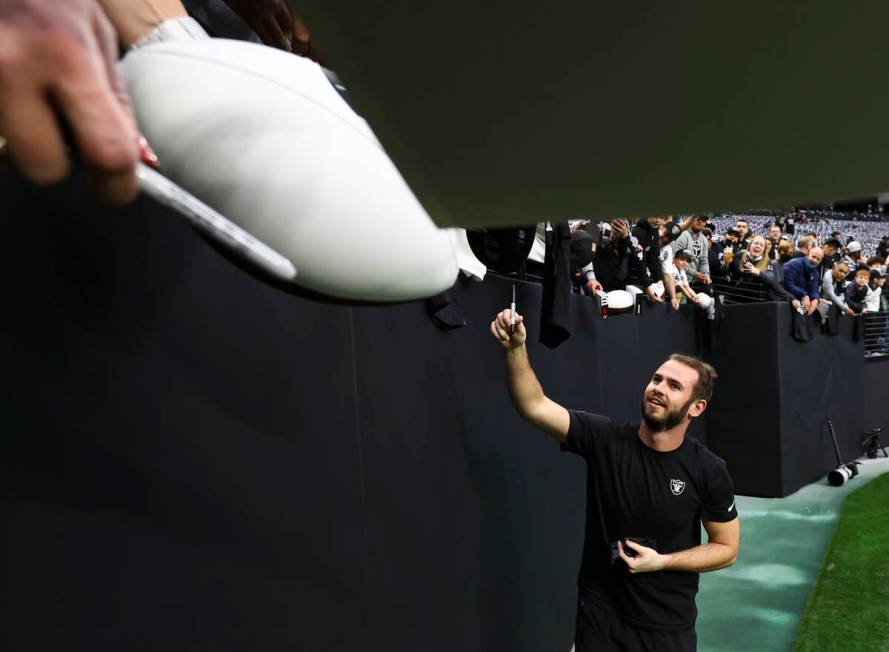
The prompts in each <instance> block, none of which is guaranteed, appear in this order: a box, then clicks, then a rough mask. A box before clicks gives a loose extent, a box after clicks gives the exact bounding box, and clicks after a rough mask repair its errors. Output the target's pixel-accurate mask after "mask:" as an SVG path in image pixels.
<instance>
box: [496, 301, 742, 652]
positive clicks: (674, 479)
mask: <svg viewBox="0 0 889 652" xmlns="http://www.w3.org/2000/svg"><path fill="white" fill-rule="evenodd" d="M510 318H511V313H510V311H509V310H504V311H502V312H501V313H499V314H498V315H497V317H496V318H495V319H494V321H493V322H491V332H492V334H493V335H494V337H495V338H496V339H497V340H498V341H499V342H500V344H501V345H502V346H503V347H504V349H505V350H506V381H507V387H508V389H509V394H510V397H511V398H512V401H513V404H514V405H515V407H516V410H517V411H518V412H519V414H520V415H521V416H522V417H524V418H525V419H527V420H528V421H529V422H530V423H532V424H533V425H535V426H537V427H538V428H540V429H542V430H544V431H545V432H547V433H549V434H550V435H552V436H553V437H555V438H556V439H558V440H559V442H560V443H561V446H562V450H566V451H570V452H572V453H576V454H578V455H580V456H581V457H583V458H584V459H585V460H586V462H587V514H586V535H585V540H584V546H583V561H582V563H581V567H580V574H579V577H578V587H579V594H578V606H577V623H576V632H575V647H576V650H577V652H586V651H587V650H652V651H654V650H656V651H657V652H670V651H672V650H676V651H680V650H681V651H683V652H685V651H689V650H694V649H695V648H696V634H695V627H694V626H695V618H696V616H697V608H696V606H695V595H696V593H697V590H698V573H701V572H705V571H711V570H718V569H720V568H725V567H727V566H730V565H731V564H733V563H734V561H735V559H736V558H737V555H738V549H739V546H740V524H739V520H738V513H737V510H736V509H735V497H734V488H733V486H732V481H731V478H730V477H729V475H728V471H727V470H726V466H725V462H723V461H722V460H721V459H720V458H718V457H717V456H716V455H714V454H713V453H711V452H710V451H709V450H707V449H706V448H705V447H704V446H703V445H701V444H700V443H699V442H698V441H697V440H696V439H692V438H686V436H685V432H686V430H687V429H688V426H689V423H690V422H691V420H692V419H694V418H696V417H698V416H700V415H701V414H703V412H704V410H705V409H706V407H707V402H708V401H709V400H710V395H711V393H712V390H713V382H714V380H715V379H716V373H715V371H714V370H713V368H712V367H711V366H710V365H708V364H706V363H704V362H701V361H700V360H697V359H696V358H692V357H690V356H685V355H679V354H673V355H671V356H670V357H669V359H667V361H666V362H664V364H662V365H661V366H660V367H659V368H658V369H657V371H655V373H654V375H653V376H652V377H651V381H650V382H649V383H648V386H647V387H646V388H645V392H644V393H643V397H642V423H637V424H626V423H617V422H615V421H614V420H612V419H610V418H608V417H604V416H600V415H596V414H588V413H586V412H580V411H574V410H566V409H565V408H564V407H562V406H561V405H559V404H558V403H555V402H554V401H552V400H551V399H549V398H548V397H547V396H546V394H544V392H543V389H542V387H541V386H540V383H539V382H538V380H537V377H536V376H535V374H534V371H533V370H532V369H531V364H530V362H529V360H528V353H527V351H526V349H525V338H526V336H527V334H526V331H525V327H524V325H523V323H522V322H523V319H522V316H521V315H516V318H515V319H516V324H515V329H514V332H511V329H510ZM702 523H703V526H704V529H705V530H706V531H707V538H708V541H707V543H705V544H701V524H702Z"/></svg>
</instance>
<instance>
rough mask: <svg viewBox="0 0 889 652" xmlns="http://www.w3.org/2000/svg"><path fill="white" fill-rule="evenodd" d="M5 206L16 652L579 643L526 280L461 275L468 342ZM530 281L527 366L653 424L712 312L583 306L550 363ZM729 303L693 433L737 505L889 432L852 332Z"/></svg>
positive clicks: (566, 514) (191, 239) (77, 210)
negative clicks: (524, 412) (658, 398)
mask: <svg viewBox="0 0 889 652" xmlns="http://www.w3.org/2000/svg"><path fill="white" fill-rule="evenodd" d="M0 191H2V193H3V196H4V197H5V199H6V201H7V203H6V205H5V206H4V212H3V213H2V215H0V222H2V224H3V227H4V234H5V236H6V238H7V242H8V244H9V246H8V247H7V253H6V255H4V257H3V258H2V261H0V269H2V272H3V277H4V279H5V281H6V285H5V290H6V291H5V296H4V299H5V304H6V305H5V307H6V311H5V315H6V317H5V319H4V320H3V321H2V324H0V346H2V349H0V351H2V356H3V360H4V372H5V373H4V376H3V383H4V384H3V399H2V404H0V405H2V407H3V412H4V423H5V426H6V428H5V429H4V437H3V438H2V444H0V445H2V449H0V478H2V490H0V492H2V493H0V502H2V505H3V515H4V532H5V534H4V537H3V543H2V547H0V550H2V552H3V560H4V561H3V568H2V573H3V578H4V581H3V583H2V585H0V596H2V597H0V604H2V605H3V608H4V616H5V618H4V627H3V628H2V630H0V646H2V647H3V648H4V649H68V650H90V651H91V652H92V651H96V650H121V649H133V648H138V649H141V650H170V649H182V648H189V649H214V650H243V649H261V650H279V649H300V650H331V651H335V650H350V651H351V650H359V651H360V650H368V651H369V650H378V649H385V650H427V651H432V652H435V651H437V650H448V651H450V650H486V651H489V650H494V651H496V650H504V651H505V650H510V651H521V650H528V651H529V652H530V651H534V652H536V651H537V650H544V649H564V650H567V649H569V648H570V644H571V639H572V635H573V627H574V607H573V605H574V580H575V577H576V572H577V568H578V563H579V556H580V550H581V544H582V537H583V509H584V507H583V501H584V495H585V494H584V467H583V464H582V462H581V460H579V459H577V458H575V457H574V456H571V455H565V454H562V453H560V452H559V450H558V446H557V445H556V444H555V443H554V442H553V441H552V440H550V439H549V438H547V437H546V436H545V435H543V434H541V433H540V432H537V431H536V430H534V429H533V428H531V427H530V426H528V425H526V424H525V423H524V422H522V421H521V419H519V418H518V417H517V416H516V415H515V413H514V411H513V409H512V407H511V405H510V403H509V399H508V397H507V394H506V390H505V388H504V386H503V360H502V352H501V351H500V348H499V346H498V345H497V344H496V343H495V342H494V341H493V340H492V338H491V336H490V334H489V332H488V324H489V322H490V320H491V318H492V316H493V314H494V313H495V312H496V310H498V309H499V308H502V307H504V306H505V305H507V303H508V301H509V298H510V296H511V286H512V283H511V281H507V280H504V279H496V278H492V279H490V280H486V281H485V282H484V283H472V282H469V281H461V282H460V284H459V285H458V286H457V287H456V288H455V289H454V291H453V297H454V299H455V301H456V304H457V306H458V307H459V308H460V309H461V310H462V311H463V312H464V313H465V315H466V318H467V321H468V326H467V327H466V328H463V329H459V330H455V331H442V330H439V329H437V328H436V327H435V326H434V325H433V324H432V322H431V321H430V320H429V319H428V318H427V316H426V312H425V310H424V306H423V303H422V302H416V303H409V304H405V305H400V306H390V307H362V308H348V307H342V306H329V305H324V304H319V303H315V302H311V301H306V300H302V299H299V298H296V297H293V296H290V295H287V294H284V293H282V292H279V291H277V290H274V289H272V288H269V287H267V286H265V285H263V284H261V283H259V282H258V281H256V280H254V279H253V278H251V277H249V276H247V275H245V274H244V273H242V272H241V271H239V270H238V269H236V268H234V267H233V266H232V265H230V264H229V263H228V262H227V261H225V260H224V259H222V258H221V257H220V256H219V255H218V254H217V253H216V252H214V251H213V250H212V249H210V248H209V247H208V246H207V245H206V244H205V243H204V242H203V241H201V240H200V239H199V238H197V237H196V236H195V235H194V234H193V233H192V232H191V231H190V230H189V229H188V228H187V227H185V226H183V225H182V224H181V223H180V221H179V220H177V219H176V218H173V217H171V216H170V215H169V214H167V213H165V212H164V211H161V210H159V209H157V208H156V207H153V206H152V205H150V204H148V203H147V202H139V203H137V204H136V205H135V206H133V207H132V208H130V209H128V210H126V211H121V212H109V211H102V210H99V209H97V208H96V207H92V206H86V205H83V204H81V203H80V202H79V201H73V200H72V199H71V197H70V195H69V194H68V193H67V190H66V189H61V190H58V191H56V192H55V193H47V192H37V191H32V190H29V189H27V188H24V187H22V186H20V185H16V184H11V185H10V184H9V182H8V180H6V181H3V180H2V179H0ZM371 245H372V243H369V246H371ZM343 264H348V261H343ZM517 289H518V305H519V309H520V310H521V311H522V312H524V314H525V315H526V317H527V320H528V322H527V323H528V325H529V329H530V330H531V334H532V342H531V344H530V355H531V358H532V361H533V364H534V366H535V369H536V370H537V373H538V375H539V377H540V379H541V381H542V383H543V385H544V387H545V388H546V389H547V391H548V393H549V394H550V395H551V396H552V397H553V398H554V399H555V400H558V401H560V402H562V403H563V404H565V405H568V406H572V407H578V408H583V409H588V410H594V411H604V412H607V413H609V414H611V415H613V416H614V417H616V418H618V419H635V418H638V412H639V403H640V399H641V391H642V388H643V387H644V385H645V383H646V382H647V379H648V377H649V376H650V374H651V372H652V371H653V370H654V368H655V367H656V366H657V364H658V363H660V362H661V361H662V360H663V359H664V358H665V357H666V356H667V355H668V354H669V353H671V352H674V351H685V352H695V350H696V348H697V344H696V343H697V341H698V340H697V338H696V333H695V324H696V320H698V319H700V317H699V316H696V315H695V312H694V309H693V306H684V307H683V308H682V309H681V310H680V311H679V312H673V311H672V310H670V309H669V308H668V307H667V306H664V305H658V306H653V307H651V308H650V309H648V310H645V311H644V312H643V314H642V315H640V316H639V317H635V316H632V315H623V316H619V317H611V318H609V319H607V320H602V319H601V318H600V317H599V316H598V315H597V314H596V311H595V309H594V307H593V303H592V301H591V300H589V299H588V298H585V297H580V296H578V297H574V298H573V300H572V301H571V303H570V309H571V313H570V315H569V316H568V318H569V321H570V328H571V330H572V333H573V334H572V337H571V338H570V339H569V340H568V341H567V342H565V343H564V344H563V345H562V346H560V347H559V348H557V349H555V350H550V349H546V348H544V347H542V346H539V345H537V344H536V335H537V333H538V332H539V320H540V315H539V309H538V306H539V304H540V287H539V286H538V285H536V284H533V283H522V282H519V283H517ZM747 310H751V311H757V310H758V311H760V312H751V313H745V312H744V311H747ZM727 312H728V313H729V314H728V317H727V319H726V320H725V322H724V324H723V328H722V330H721V332H720V340H719V342H718V343H717V346H718V348H717V353H716V354H715V357H714V362H715V363H716V364H717V366H718V368H719V371H720V374H721V379H720V381H719V382H718V384H717V394H716V396H715V398H714V401H713V404H712V407H711V410H710V417H709V419H708V421H707V423H704V422H703V421H699V422H697V423H696V424H695V426H694V429H693V434H694V436H696V437H699V438H700V439H702V440H704V441H706V442H708V443H709V444H710V445H711V446H712V447H713V448H714V449H716V450H717V452H720V453H721V454H723V455H725V456H726V458H727V460H728V462H729V465H730V468H731V469H732V471H733V473H734V474H735V481H736V484H737V485H738V487H739V489H741V490H748V491H751V492H757V491H759V490H762V493H763V495H783V493H786V492H787V491H788V490H791V489H790V488H792V487H793V486H797V483H798V482H801V481H803V480H804V479H805V478H809V479H815V477H817V475H818V474H820V473H821V472H822V470H826V469H827V468H828V467H831V468H832V464H833V462H832V460H830V457H829V455H827V454H826V453H825V454H824V455H823V456H821V455H820V453H818V452H817V451H819V450H820V448H817V447H816V443H817V442H814V440H813V441H812V442H810V441H800V440H799V438H798V437H795V435H794V436H791V435H792V433H793V432H795V430H794V428H795V427H796V426H794V425H793V424H794V420H799V419H801V418H805V419H810V418H811V419H812V423H811V424H810V425H811V427H812V428H813V430H814V429H815V428H817V427H818V424H816V423H815V421H816V420H817V419H820V414H819V412H820V411H823V410H827V408H830V410H836V411H837V413H836V414H835V415H834V420H835V422H836V424H837V429H838V433H839V435H840V438H841V441H842V445H843V446H844V450H845V449H846V447H847V446H848V450H849V452H850V454H851V453H852V452H853V448H854V446H853V443H855V442H857V441H858V440H859V438H858V433H855V434H854V435H853V431H854V430H855V429H856V428H862V429H863V427H864V426H865V425H866V426H882V427H883V428H884V431H889V430H887V424H886V422H885V420H883V421H882V423H881V422H878V421H875V420H874V419H871V418H870V417H869V416H867V414H868V413H867V410H869V409H871V407H872V406H873V405H876V404H877V403H878V402H879V401H877V400H875V399H874V398H873V396H871V395H870V394H868V392H878V391H880V392H881V391H882V387H883V385H880V386H879V389H877V387H876V386H875V383H870V382H866V383H865V384H864V385H863V386H862V385H858V384H857V380H856V378H857V377H856V374H861V372H862V370H861V365H863V364H864V361H863V354H862V346H863V344H862V343H860V342H853V340H852V338H851V334H850V333H848V332H844V333H841V334H840V335H839V336H837V337H835V338H832V339H830V340H828V339H825V338H820V337H819V338H816V340H815V341H813V342H809V343H807V344H805V345H803V344H799V345H796V344H795V343H788V342H787V340H788V337H787V333H788V332H789V322H787V318H788V316H786V315H783V313H780V311H779V310H778V307H777V306H776V304H760V305H755V306H730V307H729V310H727ZM806 347H808V348H806ZM821 358H824V360H825V362H824V363H823V365H822V363H820V362H819V363H818V365H822V366H817V365H814V363H813V362H812V359H816V360H817V359H821ZM769 365H770V366H769ZM856 365H858V366H856ZM816 366H817V368H816ZM879 366H882V365H880V364H879V363H877V364H871V365H869V368H866V369H864V374H865V376H864V377H870V376H866V374H871V376H872V380H874V381H875V380H876V379H877V378H879V370H878V369H877V367H879ZM826 369H829V370H833V371H832V374H833V375H832V376H822V377H821V378H817V377H814V376H812V374H813V373H823V372H824V371H825V370H826ZM795 374H799V376H800V378H799V380H796V381H794V380H792V379H793V378H794V377H795ZM774 377H777V380H774ZM763 378H773V379H772V380H768V381H763ZM836 386H839V389H833V388H834V387H836ZM825 387H830V388H831V389H830V391H826V390H825ZM796 391H799V392H801V393H802V394H805V393H808V392H815V393H817V392H819V391H820V392H822V393H826V395H828V396H831V397H834V398H831V400H829V401H820V402H816V405H815V408H813V407H812V404H811V403H807V402H804V401H803V400H802V399H796V398H794V394H793V392H796ZM770 392H771V394H772V396H770ZM837 392H839V394H837ZM818 396H821V395H820V394H818ZM788 401H791V402H788ZM822 403H823V406H822ZM862 403H864V404H865V405H864V407H863V408H862V405H861V404H862ZM732 410H735V412H732ZM803 412H804V413H805V414H804V415H803V416H802V417H801V416H800V414H802V413H803ZM845 413H852V414H853V416H851V417H850V416H843V415H844V414H845ZM754 416H760V417H761V418H762V419H767V418H769V417H771V418H773V419H774V420H775V422H776V423H779V424H780V425H777V426H775V425H774V424H773V423H771V422H768V423H769V428H770V429H769V430H763V429H762V428H760V426H761V425H762V423H760V422H754V421H752V420H751V418H752V417H754ZM816 417H817V419H816ZM856 419H858V421H856ZM859 422H860V423H859ZM819 423H820V422H819ZM705 426H706V427H705ZM751 432H755V433H758V434H757V435H756V437H758V439H756V440H755V441H751V440H750V433H751ZM811 436H812V437H813V438H814V437H816V436H817V433H816V434H812V435H811ZM711 440H712V441H711ZM737 442H744V445H743V446H740V445H737V446H736V444H737ZM813 442H814V443H813ZM819 445H820V444H819ZM796 447H800V448H802V449H803V450H804V453H803V454H802V456H801V459H802V461H803V464H802V467H801V468H802V470H800V471H799V472H794V473H795V475H793V474H789V472H788V471H787V470H786V468H787V467H788V466H789V465H791V463H792V455H793V454H794V452H795V450H796ZM825 450H826V449H825ZM805 451H808V452H805ZM858 452H860V451H858ZM772 453H778V454H777V455H773V454H772ZM736 455H737V458H736V459H735V457H734V456H736ZM807 455H808V457H807ZM749 460H754V461H757V460H758V461H759V465H758V467H756V468H754V467H752V466H751V464H750V462H749ZM819 463H820V464H821V466H823V469H821V468H820V467H819V466H818V465H819ZM816 471H817V473H816ZM761 477H763V478H765V479H764V480H763V481H760V480H759V478H761ZM769 492H771V493H769Z"/></svg>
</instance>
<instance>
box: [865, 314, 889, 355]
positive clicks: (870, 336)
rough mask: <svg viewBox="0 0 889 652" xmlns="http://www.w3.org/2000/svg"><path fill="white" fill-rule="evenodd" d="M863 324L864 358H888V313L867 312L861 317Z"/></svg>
mask: <svg viewBox="0 0 889 652" xmlns="http://www.w3.org/2000/svg"><path fill="white" fill-rule="evenodd" d="M859 319H862V320H863V322H864V326H863V329H864V355H865V357H866V358H879V357H883V356H889V313H887V312H869V313H865V314H864V315H861V316H860V317H859Z"/></svg>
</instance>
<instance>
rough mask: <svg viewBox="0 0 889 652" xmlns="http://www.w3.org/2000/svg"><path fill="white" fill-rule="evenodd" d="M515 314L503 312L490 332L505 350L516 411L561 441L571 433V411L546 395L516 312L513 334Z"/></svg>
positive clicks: (507, 377) (519, 317)
mask: <svg viewBox="0 0 889 652" xmlns="http://www.w3.org/2000/svg"><path fill="white" fill-rule="evenodd" d="M511 316H512V313H511V311H510V310H504V311H502V312H500V313H499V314H498V315H497V317H495V319H494V321H492V322H491V333H492V334H493V335H494V337H495V338H496V339H497V341H498V342H500V345H501V346H503V348H504V349H506V386H507V388H508V389H509V397H510V398H511V399H512V404H513V405H514V406H515V409H516V411H517V412H518V413H519V414H520V415H521V416H522V418H524V419H526V420H527V421H528V422H530V423H531V424H533V425H535V426H537V427H538V428H540V429H541V430H543V431H544V432H547V433H549V434H550V435H552V436H553V437H555V438H556V439H558V440H559V441H560V442H563V441H565V438H566V437H567V436H568V426H569V425H570V422H571V420H570V418H569V416H568V410H566V409H565V408H563V407H562V406H561V405H559V404H558V403H556V402H555V401H552V400H550V399H549V398H547V396H546V394H544V393H543V388H542V387H541V386H540V382H539V381H538V380H537V376H536V375H535V374H534V370H533V369H531V362H530V360H529V359H528V350H527V349H526V348H525V339H526V338H527V332H526V331H525V325H524V323H523V321H524V319H523V318H522V316H521V315H519V314H516V323H515V332H514V333H510V323H511Z"/></svg>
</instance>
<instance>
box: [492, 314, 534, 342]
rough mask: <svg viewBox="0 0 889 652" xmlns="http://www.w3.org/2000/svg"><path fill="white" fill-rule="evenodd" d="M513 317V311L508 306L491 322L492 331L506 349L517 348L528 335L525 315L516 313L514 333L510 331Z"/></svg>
mask: <svg viewBox="0 0 889 652" xmlns="http://www.w3.org/2000/svg"><path fill="white" fill-rule="evenodd" d="M511 319H512V311H511V310H510V309H509V308H507V309H506V310H503V311H502V312H500V313H498V314H497V316H496V317H495V318H494V321H492V322H491V333H492V334H493V335H494V337H495V338H496V339H497V341H498V342H500V344H501V346H503V348H504V349H517V348H519V347H520V346H523V345H524V344H525V339H526V338H527V336H528V334H527V332H525V325H524V324H523V323H522V322H523V321H524V317H522V316H521V315H520V314H518V313H516V316H515V332H514V333H510V324H511Z"/></svg>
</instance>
